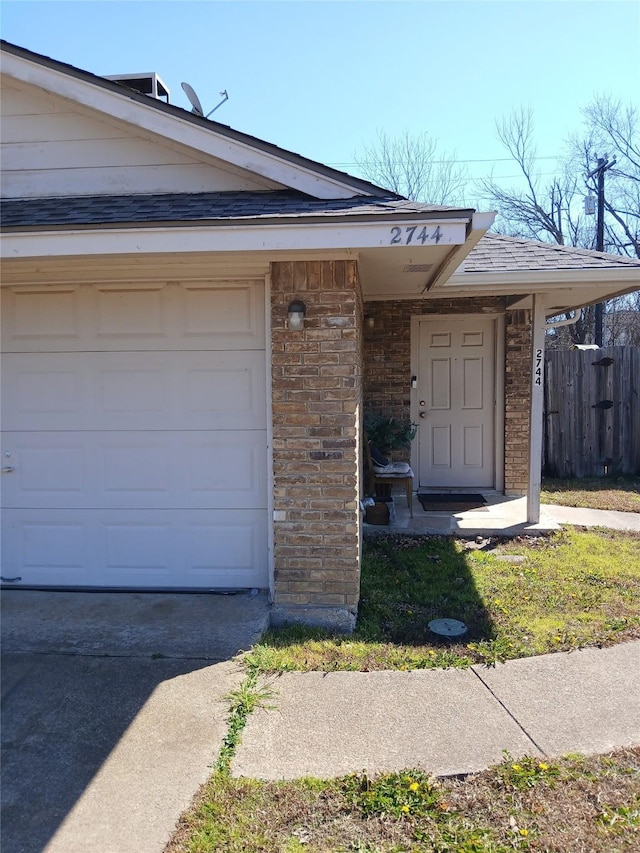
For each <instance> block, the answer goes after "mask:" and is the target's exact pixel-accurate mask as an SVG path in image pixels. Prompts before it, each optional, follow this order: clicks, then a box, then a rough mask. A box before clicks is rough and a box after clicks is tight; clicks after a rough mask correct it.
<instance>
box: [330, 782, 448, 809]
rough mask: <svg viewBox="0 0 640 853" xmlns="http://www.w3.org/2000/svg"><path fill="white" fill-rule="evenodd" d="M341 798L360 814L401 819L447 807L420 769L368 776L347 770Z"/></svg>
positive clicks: (433, 785) (434, 786)
mask: <svg viewBox="0 0 640 853" xmlns="http://www.w3.org/2000/svg"><path fill="white" fill-rule="evenodd" d="M342 790H343V792H344V796H345V799H346V801H347V803H349V805H350V806H351V807H355V808H357V809H358V810H359V811H360V813H361V814H362V815H363V816H364V817H371V816H373V815H379V816H382V817H385V816H386V817H395V818H403V817H405V816H407V815H413V816H421V817H427V816H428V817H432V818H436V817H438V812H439V811H440V810H445V811H446V810H447V806H446V804H444V803H443V802H442V801H441V799H440V792H439V791H438V789H437V787H436V785H435V784H434V782H433V780H432V779H431V778H430V777H428V776H426V775H425V774H424V773H423V772H422V771H420V770H407V771H405V772H403V773H383V774H381V775H379V776H374V777H370V776H368V775H367V774H366V773H361V774H356V773H351V774H350V775H349V776H346V777H345V778H344V780H343V782H342Z"/></svg>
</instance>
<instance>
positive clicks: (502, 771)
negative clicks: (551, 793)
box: [497, 752, 559, 791]
mask: <svg viewBox="0 0 640 853" xmlns="http://www.w3.org/2000/svg"><path fill="white" fill-rule="evenodd" d="M497 776H498V779H499V780H500V784H501V785H503V786H504V787H505V788H507V789H514V790H518V791H524V790H525V789H527V788H533V787H534V785H537V784H538V783H539V782H545V783H546V784H547V785H549V786H550V787H552V788H553V787H554V786H555V781H556V779H557V778H558V776H559V771H558V768H557V766H556V765H555V764H552V763H551V762H547V761H541V760H540V759H538V758H532V757H531V756H528V755H525V756H524V757H523V758H519V759H518V760H517V761H514V760H513V759H512V757H511V756H510V755H509V753H508V752H505V760H504V761H503V763H502V764H500V765H499V766H498V768H497Z"/></svg>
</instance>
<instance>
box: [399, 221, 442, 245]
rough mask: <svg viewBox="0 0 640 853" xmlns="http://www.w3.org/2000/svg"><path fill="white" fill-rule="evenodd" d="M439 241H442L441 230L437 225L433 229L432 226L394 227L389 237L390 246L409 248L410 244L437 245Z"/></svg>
mask: <svg viewBox="0 0 640 853" xmlns="http://www.w3.org/2000/svg"><path fill="white" fill-rule="evenodd" d="M440 240H442V229H441V228H440V226H439V225H437V226H436V227H435V228H434V227H433V226H432V225H431V226H428V225H409V226H407V227H406V228H400V226H399V225H394V226H393V228H391V230H390V236H389V244H390V245H391V246H409V245H410V244H411V243H420V244H421V245H422V246H424V245H428V244H435V245H437V244H438V243H439V242H440Z"/></svg>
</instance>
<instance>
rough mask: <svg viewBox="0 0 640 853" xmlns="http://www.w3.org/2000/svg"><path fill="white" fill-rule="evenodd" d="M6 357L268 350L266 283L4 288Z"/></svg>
mask: <svg viewBox="0 0 640 853" xmlns="http://www.w3.org/2000/svg"><path fill="white" fill-rule="evenodd" d="M4 302H5V304H4V305H3V317H2V335H3V340H4V344H3V346H4V351H5V352H45V351H46V352H69V351H74V352H79V351H83V352H90V351H102V352H109V351H111V352H117V351H130V350H181V351H182V350H238V349H257V350H260V349H264V346H265V326H264V282H263V281H260V280H247V281H232V280H231V281H227V280H219V281H199V282H193V283H192V282H189V283H186V284H181V283H179V282H143V283H140V282H130V281H123V282H118V283H113V284H112V283H105V284H98V285H42V286H35V285H26V286H16V287H11V288H6V289H5V299H4Z"/></svg>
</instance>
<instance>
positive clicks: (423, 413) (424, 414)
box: [419, 412, 427, 418]
mask: <svg viewBox="0 0 640 853" xmlns="http://www.w3.org/2000/svg"><path fill="white" fill-rule="evenodd" d="M419 417H421V418H426V417H427V413H426V412H420V413H419Z"/></svg>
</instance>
